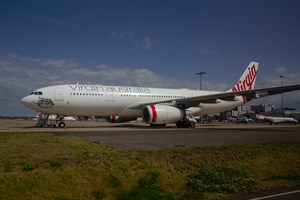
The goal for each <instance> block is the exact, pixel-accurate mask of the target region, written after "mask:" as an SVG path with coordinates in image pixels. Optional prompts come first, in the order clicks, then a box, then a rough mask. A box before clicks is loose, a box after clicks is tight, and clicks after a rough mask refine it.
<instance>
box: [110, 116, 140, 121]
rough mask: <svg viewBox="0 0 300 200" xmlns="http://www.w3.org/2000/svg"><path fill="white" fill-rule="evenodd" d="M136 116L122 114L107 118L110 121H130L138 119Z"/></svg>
mask: <svg viewBox="0 0 300 200" xmlns="http://www.w3.org/2000/svg"><path fill="white" fill-rule="evenodd" d="M136 119H137V118H136V117H122V116H115V115H113V116H108V117H106V120H107V121H108V122H110V123H123V122H130V121H133V120H136Z"/></svg>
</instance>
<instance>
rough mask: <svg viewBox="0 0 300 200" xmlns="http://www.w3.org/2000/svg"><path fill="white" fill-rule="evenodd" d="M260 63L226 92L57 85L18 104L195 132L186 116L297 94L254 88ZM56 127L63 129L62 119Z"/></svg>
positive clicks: (294, 87)
mask: <svg viewBox="0 0 300 200" xmlns="http://www.w3.org/2000/svg"><path fill="white" fill-rule="evenodd" d="M257 72H258V63H257V62H251V63H250V64H249V66H248V67H247V68H246V70H245V72H244V73H243V75H242V76H241V78H240V79H239V80H238V82H237V83H236V84H235V85H234V86H233V87H232V88H231V89H230V90H228V91H225V92H216V91H199V90H188V89H163V88H148V87H127V86H104V85H81V84H79V83H77V84H70V85H55V86H49V87H44V88H41V89H37V90H35V91H34V92H32V93H31V94H30V95H29V96H26V97H24V98H23V99H22V100H21V101H22V103H23V104H24V105H25V106H27V107H29V108H31V109H34V110H37V111H40V112H43V113H49V114H57V115H60V116H109V119H110V121H115V122H128V121H132V120H134V119H136V118H137V117H142V118H143V121H144V122H146V123H149V124H150V125H151V126H165V125H166V124H167V123H176V125H177V127H178V128H186V127H194V126H195V123H194V122H193V121H191V120H189V116H190V115H201V114H212V113H218V112H222V111H226V110H229V109H233V108H235V107H237V106H240V105H242V104H244V103H246V102H247V101H249V100H251V99H255V98H260V97H265V96H268V95H274V94H279V93H283V92H289V91H294V90H299V89H300V85H292V86H284V87H273V88H264V89H254V86H255V81H256V78H257ZM58 126H59V127H61V128H63V127H65V123H64V122H63V121H62V120H61V121H60V122H59V124H58Z"/></svg>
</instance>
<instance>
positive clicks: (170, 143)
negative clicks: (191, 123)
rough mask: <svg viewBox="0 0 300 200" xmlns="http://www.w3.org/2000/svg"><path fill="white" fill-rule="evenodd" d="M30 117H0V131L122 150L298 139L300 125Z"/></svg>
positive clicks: (293, 140) (275, 141)
mask: <svg viewBox="0 0 300 200" xmlns="http://www.w3.org/2000/svg"><path fill="white" fill-rule="evenodd" d="M34 124H35V122H34V121H27V120H0V132H51V133H53V134H55V135H58V136H62V135H64V136H66V135H67V136H76V137H81V138H84V139H87V140H91V141H94V142H97V143H100V144H105V145H108V146H111V147H114V148H118V149H126V150H153V149H164V148H172V147H204V146H219V145H229V144H259V143H279V142H280V143H282V142H299V141H300V126H299V125H294V124H283V125H269V124H262V123H259V124H255V123H253V124H232V123H213V124H201V125H197V127H196V128H195V129H178V128H175V125H172V124H170V125H168V126H167V127H166V128H150V127H148V126H147V125H145V124H143V123H127V124H111V123H106V122H77V121H76V122H67V126H68V128H65V129H60V128H35V127H34Z"/></svg>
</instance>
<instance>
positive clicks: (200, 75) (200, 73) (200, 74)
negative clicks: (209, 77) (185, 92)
mask: <svg viewBox="0 0 300 200" xmlns="http://www.w3.org/2000/svg"><path fill="white" fill-rule="evenodd" d="M203 74H206V72H198V73H196V75H197V76H198V75H199V77H200V90H202V75H203Z"/></svg>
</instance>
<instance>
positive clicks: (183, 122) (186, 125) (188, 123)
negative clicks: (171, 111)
mask: <svg viewBox="0 0 300 200" xmlns="http://www.w3.org/2000/svg"><path fill="white" fill-rule="evenodd" d="M176 127H177V128H195V127H196V122H194V121H190V120H189V119H185V120H181V121H178V122H176Z"/></svg>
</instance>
